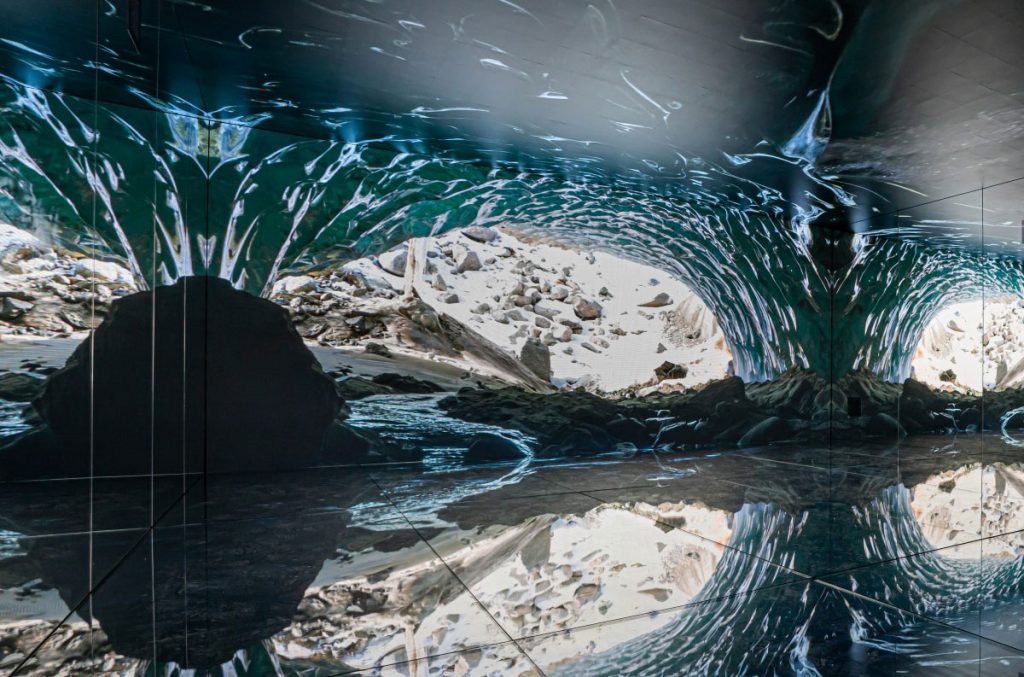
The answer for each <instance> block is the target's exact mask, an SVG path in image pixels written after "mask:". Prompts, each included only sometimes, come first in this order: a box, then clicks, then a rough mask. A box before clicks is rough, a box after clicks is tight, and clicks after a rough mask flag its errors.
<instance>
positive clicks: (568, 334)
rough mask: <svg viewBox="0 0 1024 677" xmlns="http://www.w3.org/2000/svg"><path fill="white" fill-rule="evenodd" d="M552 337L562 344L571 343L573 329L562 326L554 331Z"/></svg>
mask: <svg viewBox="0 0 1024 677" xmlns="http://www.w3.org/2000/svg"><path fill="white" fill-rule="evenodd" d="M551 335H552V336H554V337H555V338H556V339H558V340H559V341H561V342H562V343H568V342H569V341H571V340H572V329H570V328H569V327H566V326H565V325H562V326H560V327H555V328H554V329H552V330H551Z"/></svg>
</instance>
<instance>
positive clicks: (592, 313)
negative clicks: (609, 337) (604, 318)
mask: <svg viewBox="0 0 1024 677" xmlns="http://www.w3.org/2000/svg"><path fill="white" fill-rule="evenodd" d="M572 309H573V312H575V313H576V317H578V318H580V319H581V320H596V319H597V318H599V317H601V304H599V303H598V302H597V301H587V300H586V299H579V300H577V301H576V303H574V304H573V306H572Z"/></svg>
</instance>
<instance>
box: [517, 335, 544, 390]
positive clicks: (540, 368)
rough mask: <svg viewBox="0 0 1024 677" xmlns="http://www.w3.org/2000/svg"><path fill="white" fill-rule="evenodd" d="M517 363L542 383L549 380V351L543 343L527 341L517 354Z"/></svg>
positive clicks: (534, 340) (533, 340)
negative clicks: (521, 364) (520, 363)
mask: <svg viewBox="0 0 1024 677" xmlns="http://www.w3.org/2000/svg"><path fill="white" fill-rule="evenodd" d="M519 361H520V362H522V363H523V365H524V366H525V367H526V368H527V369H529V370H530V371H532V372H533V373H534V374H536V375H537V378H539V379H541V380H543V381H550V380H551V351H550V350H549V349H548V347H547V346H546V345H544V342H543V341H538V340H537V339H533V338H531V339H527V340H526V342H525V343H524V344H523V349H522V351H521V352H520V353H519Z"/></svg>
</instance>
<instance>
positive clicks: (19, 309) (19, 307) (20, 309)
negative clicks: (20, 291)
mask: <svg viewBox="0 0 1024 677" xmlns="http://www.w3.org/2000/svg"><path fill="white" fill-rule="evenodd" d="M33 308H35V305H34V304H32V303H29V302H28V301H23V300H21V299H17V298H14V297H13V296H7V297H5V298H4V300H3V303H2V304H0V320H16V319H18V318H19V317H21V316H23V315H25V314H26V313H28V312H30V311H31V310H32V309H33Z"/></svg>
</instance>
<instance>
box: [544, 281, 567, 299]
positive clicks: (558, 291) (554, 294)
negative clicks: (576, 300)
mask: <svg viewBox="0 0 1024 677" xmlns="http://www.w3.org/2000/svg"><path fill="white" fill-rule="evenodd" d="M570 294H572V290H571V289H569V288H568V287H566V286H565V285H564V284H557V285H555V286H554V287H552V288H551V291H550V292H548V296H549V297H550V298H551V299H553V300H555V301H564V300H565V299H567V298H569V295H570Z"/></svg>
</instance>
